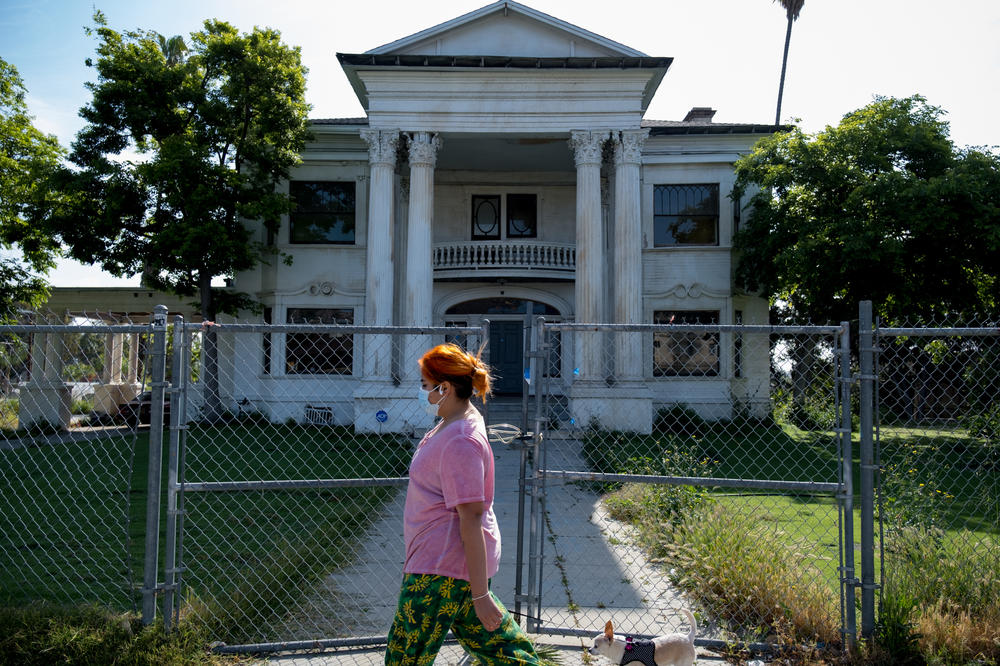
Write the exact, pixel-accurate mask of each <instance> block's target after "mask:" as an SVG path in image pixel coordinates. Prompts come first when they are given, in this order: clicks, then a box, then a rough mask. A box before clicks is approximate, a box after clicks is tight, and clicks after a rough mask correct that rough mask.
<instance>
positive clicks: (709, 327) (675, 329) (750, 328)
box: [542, 322, 843, 335]
mask: <svg viewBox="0 0 1000 666" xmlns="http://www.w3.org/2000/svg"><path fill="white" fill-rule="evenodd" d="M542 326H543V328H545V329H547V330H550V331H613V332H624V333H656V332H671V333H767V334H769V335H781V334H786V335H793V334H794V335H801V334H804V333H806V334H813V335H839V334H840V333H842V332H843V328H842V327H841V326H769V325H760V324H583V323H575V322H559V323H552V324H550V323H547V322H546V323H543V324H542Z"/></svg>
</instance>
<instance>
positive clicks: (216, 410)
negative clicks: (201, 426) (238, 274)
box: [198, 271, 225, 423]
mask: <svg viewBox="0 0 1000 666" xmlns="http://www.w3.org/2000/svg"><path fill="white" fill-rule="evenodd" d="M198 291H199V294H200V296H201V318H202V321H213V322H214V321H215V315H216V312H215V302H214V300H213V299H212V276H211V275H210V274H209V273H208V271H201V272H199V274H198ZM203 336H204V337H203V339H202V347H201V354H202V371H203V374H202V389H203V394H202V397H203V407H202V416H203V418H204V419H205V420H206V421H207V422H209V423H215V422H218V421H220V420H222V417H223V416H224V415H225V409H224V407H223V405H222V400H221V398H220V396H219V345H218V336H217V334H216V331H215V327H214V326H206V327H205V331H204V333H203Z"/></svg>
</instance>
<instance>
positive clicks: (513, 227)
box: [507, 194, 538, 238]
mask: <svg viewBox="0 0 1000 666" xmlns="http://www.w3.org/2000/svg"><path fill="white" fill-rule="evenodd" d="M537 236H538V195H537V194H508V195H507V238H535V237H537Z"/></svg>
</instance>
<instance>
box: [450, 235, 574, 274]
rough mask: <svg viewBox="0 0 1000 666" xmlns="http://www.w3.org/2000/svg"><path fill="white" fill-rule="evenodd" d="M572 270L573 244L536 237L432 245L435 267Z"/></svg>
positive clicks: (457, 269) (472, 269)
mask: <svg viewBox="0 0 1000 666" xmlns="http://www.w3.org/2000/svg"><path fill="white" fill-rule="evenodd" d="M491 269H493V270H532V271H534V270H542V271H546V272H548V271H554V272H563V273H573V272H574V271H576V246H575V245H571V244H567V243H545V242H540V241H506V240H499V241H463V242H455V243H438V244H436V245H434V270H435V271H463V272H464V271H480V270H491Z"/></svg>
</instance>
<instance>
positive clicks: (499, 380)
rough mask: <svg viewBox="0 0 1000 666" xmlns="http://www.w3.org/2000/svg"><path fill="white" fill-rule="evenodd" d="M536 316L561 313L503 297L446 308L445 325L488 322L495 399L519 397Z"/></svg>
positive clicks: (548, 307) (539, 302) (533, 303)
mask: <svg viewBox="0 0 1000 666" xmlns="http://www.w3.org/2000/svg"><path fill="white" fill-rule="evenodd" d="M538 315H544V316H545V317H546V318H558V317H560V315H561V313H560V312H559V311H558V310H557V309H556V308H554V307H552V306H551V305H548V304H547V303H542V302H541V301H534V300H529V299H523V298H513V297H504V296H499V297H493V298H476V299H473V300H468V301H463V302H461V303H457V304H455V305H453V306H451V307H450V308H448V309H447V311H446V312H445V324H446V325H450V326H477V325H479V324H480V323H481V322H482V320H483V319H489V320H490V338H489V358H490V365H491V366H493V371H494V374H495V378H496V382H495V383H494V387H493V390H494V392H495V393H496V394H498V395H519V394H520V393H521V390H522V381H523V377H524V350H525V340H526V333H527V331H528V330H529V329H530V326H531V324H530V322H531V318H532V317H537V316H538ZM457 342H459V343H461V341H460V340H457Z"/></svg>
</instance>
